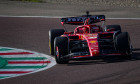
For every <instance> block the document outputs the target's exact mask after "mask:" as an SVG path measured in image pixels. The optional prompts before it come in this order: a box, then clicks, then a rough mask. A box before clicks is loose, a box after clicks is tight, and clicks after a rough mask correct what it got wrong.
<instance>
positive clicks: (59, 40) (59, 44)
mask: <svg viewBox="0 0 140 84" xmlns="http://www.w3.org/2000/svg"><path fill="white" fill-rule="evenodd" d="M68 53H69V51H68V38H67V37H56V38H55V40H54V54H55V60H56V62H57V63H58V64H67V63H69V59H68V57H64V56H65V55H68Z"/></svg>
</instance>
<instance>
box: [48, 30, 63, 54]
mask: <svg viewBox="0 0 140 84" xmlns="http://www.w3.org/2000/svg"><path fill="white" fill-rule="evenodd" d="M64 32H65V30H64V29H51V30H49V47H50V54H51V55H54V39H55V37H58V36H60V35H63V34H64Z"/></svg>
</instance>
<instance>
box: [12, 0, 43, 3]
mask: <svg viewBox="0 0 140 84" xmlns="http://www.w3.org/2000/svg"><path fill="white" fill-rule="evenodd" d="M10 1H23V2H37V3H45V1H43V0H10Z"/></svg>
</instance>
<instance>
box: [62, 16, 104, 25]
mask: <svg viewBox="0 0 140 84" xmlns="http://www.w3.org/2000/svg"><path fill="white" fill-rule="evenodd" d="M87 19H89V21H88V24H93V23H97V22H101V21H105V15H83V16H80V17H67V18H61V24H72V25H83V24H84V23H85V21H86V20H87Z"/></svg>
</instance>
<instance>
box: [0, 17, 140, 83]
mask: <svg viewBox="0 0 140 84" xmlns="http://www.w3.org/2000/svg"><path fill="white" fill-rule="evenodd" d="M139 23H140V20H129V19H127V20H119V19H118V20H112V19H110V20H107V21H106V24H120V25H121V26H122V31H127V32H129V34H130V36H131V41H132V45H133V48H134V49H133V57H132V59H119V58H117V57H113V58H112V57H111V58H110V57H109V58H105V59H103V60H102V59H98V60H85V61H70V63H69V64H62V65H56V66H54V67H52V68H50V69H47V70H45V71H41V72H37V73H33V74H29V75H25V76H19V77H15V78H9V79H3V80H0V84H140V72H139V71H140V45H139V43H140V24H139ZM67 27H68V29H69V30H73V29H74V27H75V26H67ZM52 28H62V25H61V24H60V19H57V18H53V19H52V18H14V17H11V18H9V17H0V46H5V47H13V48H22V49H26V50H32V51H37V52H40V53H44V54H48V55H49V47H48V45H49V43H48V31H49V29H52Z"/></svg>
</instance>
